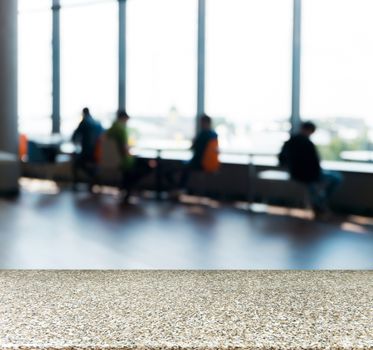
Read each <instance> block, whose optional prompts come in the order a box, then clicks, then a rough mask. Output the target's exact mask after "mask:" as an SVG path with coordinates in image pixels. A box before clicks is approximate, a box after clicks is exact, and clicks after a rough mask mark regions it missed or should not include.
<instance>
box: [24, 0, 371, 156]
mask: <svg viewBox="0 0 373 350" xmlns="http://www.w3.org/2000/svg"><path fill="white" fill-rule="evenodd" d="M203 3H204V2H201V4H203ZM297 3H298V2H297ZM300 3H301V5H302V6H301V17H300V18H298V17H296V19H300V20H301V37H300V39H301V40H300V48H301V56H300V58H301V59H300V63H301V74H300V91H299V93H300V117H301V119H303V120H309V119H311V120H314V121H315V122H316V124H317V125H318V131H317V133H316V134H315V135H314V141H315V142H316V143H317V145H318V146H319V148H320V151H321V153H322V156H323V158H324V159H329V160H348V161H351V160H355V161H367V160H370V161H372V160H373V156H372V154H373V117H372V116H373V92H372V91H373V64H372V62H373V37H372V34H371V33H373V21H372V16H373V1H372V0H302V1H300ZM52 4H53V1H52V0H19V13H20V16H19V128H20V131H21V132H22V133H26V134H29V135H48V134H50V133H51V131H52V122H51V120H52V101H53V96H52V72H53V67H55V66H54V65H53V62H52V27H53V23H54V24H55V26H56V22H53V18H56V17H53V16H52V11H55V12H54V13H55V14H56V13H58V14H59V17H57V18H59V19H60V22H59V23H60V36H59V37H57V39H58V40H56V38H55V43H56V42H57V43H58V44H59V48H60V63H61V65H60V75H58V74H57V75H55V76H56V78H55V79H56V81H55V84H54V86H56V83H57V86H60V96H59V97H60V111H59V112H60V113H56V110H55V111H54V117H56V114H60V115H59V116H58V115H57V118H58V117H60V126H61V128H60V131H61V133H62V135H63V136H64V137H65V138H70V136H71V133H72V131H73V129H74V128H75V127H76V125H77V123H78V122H79V120H80V113H81V109H82V108H83V107H85V106H88V107H90V109H91V112H92V114H93V116H94V117H96V118H97V119H99V120H100V121H101V122H102V124H103V125H104V126H105V127H107V126H109V125H110V123H111V121H112V120H113V118H114V117H115V113H116V111H117V110H118V96H119V94H121V96H119V97H120V98H121V99H122V100H123V101H125V107H126V110H127V112H128V114H129V115H130V116H131V120H130V131H131V138H130V141H131V143H132V144H134V145H137V146H139V147H144V148H148V147H162V148H172V149H173V148H179V149H180V148H182V149H185V148H188V147H189V146H190V141H191V140H192V139H193V137H194V135H195V128H196V116H197V94H198V92H197V81H198V75H197V72H198V69H197V68H198V57H203V55H202V56H201V51H199V53H200V56H198V18H199V17H198V16H199V10H198V8H199V7H198V4H199V0H126V1H125V2H123V3H122V4H125V10H126V11H125V16H122V18H123V22H121V23H122V24H123V26H122V27H121V28H126V31H125V42H124V43H121V44H122V45H120V43H119V39H120V38H121V36H120V35H119V28H120V26H119V24H120V23H119V18H120V16H119V9H120V8H121V7H120V6H119V1H118V0H60V5H61V7H60V8H59V7H58V6H55V7H54V9H53V10H52ZM54 4H58V2H57V1H56V2H55V3H54ZM205 4H206V8H205V11H202V12H201V13H200V16H203V15H205V17H200V18H205V36H204V37H203V36H202V37H200V39H199V40H201V41H202V43H204V44H205V66H204V67H205V90H204V91H205V96H204V97H205V99H204V100H205V112H206V113H207V114H208V115H210V116H211V117H212V118H213V120H214V123H215V127H216V130H217V132H218V134H219V138H220V146H221V149H222V151H223V152H238V153H251V152H252V153H258V154H272V155H275V154H276V153H278V151H279V149H280V147H281V145H282V143H283V142H284V141H285V140H286V139H287V138H288V137H289V131H290V128H291V124H290V116H291V114H292V111H291V104H292V74H295V75H296V77H297V73H293V71H292V54H293V53H292V48H293V12H294V11H293V9H294V8H293V6H294V0H230V1H228V0H206V2H205ZM202 23H203V22H202ZM202 32H203V31H202ZM123 34H124V33H123ZM123 37H124V35H123ZM123 40H124V39H123ZM201 41H200V42H199V43H200V44H201ZM55 46H56V45H55ZM55 46H54V47H55ZM120 47H122V48H123V51H124V52H122V51H120ZM202 47H203V45H202ZM119 53H122V54H123V55H124V58H123V59H122V60H121V61H119V57H123V56H120V55H119ZM200 63H202V62H200ZM200 67H201V66H200ZM119 68H123V69H119ZM120 71H122V72H125V89H124V88H123V84H122V85H120V84H119V81H120V77H119V74H120ZM200 72H201V70H200ZM202 73H203V70H202ZM123 78H124V77H123ZM199 78H201V76H199ZM199 81H201V79H200V80H199ZM119 86H121V87H122V88H119ZM295 90H296V89H295ZM295 90H294V91H295ZM296 92H297V91H296ZM295 95H296V96H297V94H295ZM200 97H201V95H200ZM54 98H56V96H54ZM202 100H203V99H202ZM55 105H57V106H58V104H55ZM57 112H58V111H57ZM369 151H370V152H369Z"/></svg>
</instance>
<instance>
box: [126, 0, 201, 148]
mask: <svg viewBox="0 0 373 350" xmlns="http://www.w3.org/2000/svg"><path fill="white" fill-rule="evenodd" d="M196 76H197V1H196V0H157V1H154V0H128V1H127V111H128V113H129V114H130V115H131V116H132V117H133V118H132V120H131V124H130V125H131V127H132V135H133V138H134V142H136V143H137V144H138V145H142V146H151V147H154V146H155V145H158V147H160V146H161V145H163V146H164V147H165V148H167V147H170V148H174V147H187V146H189V144H190V143H189V141H190V139H191V138H192V137H193V136H194V130H195V116H196V95H197V77H196Z"/></svg>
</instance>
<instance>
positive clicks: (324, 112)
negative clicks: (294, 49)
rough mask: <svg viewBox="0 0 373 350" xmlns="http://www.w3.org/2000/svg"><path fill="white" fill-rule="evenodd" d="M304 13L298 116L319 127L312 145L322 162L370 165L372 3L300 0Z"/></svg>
mask: <svg viewBox="0 0 373 350" xmlns="http://www.w3.org/2000/svg"><path fill="white" fill-rule="evenodd" d="M302 13H303V14H302V60H301V62H302V76H301V86H302V91H301V115H302V117H303V119H311V120H313V121H315V122H316V124H317V125H318V127H319V129H318V131H317V133H316V134H315V136H314V140H315V142H316V143H317V144H318V145H319V148H320V151H321V153H322V156H323V157H324V158H326V159H332V160H338V159H345V160H368V158H369V154H367V153H366V152H364V151H367V150H369V149H373V147H372V146H373V64H372V62H373V36H372V33H373V21H372V16H373V2H372V1H371V0H304V1H303V8H302ZM346 151H348V152H346ZM367 157H368V158H367Z"/></svg>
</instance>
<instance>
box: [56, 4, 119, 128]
mask: <svg viewBox="0 0 373 350" xmlns="http://www.w3.org/2000/svg"><path fill="white" fill-rule="evenodd" d="M61 6H62V7H61V132H62V133H63V134H65V135H69V134H71V133H72V131H73V130H74V128H75V127H76V125H77V123H78V122H79V121H80V113H81V110H82V108H83V107H89V108H90V110H91V113H92V115H93V116H94V117H96V118H97V119H98V120H100V121H101V122H102V123H103V124H104V126H108V125H109V124H110V122H111V121H112V119H113V118H114V116H115V112H116V110H117V108H118V107H117V106H118V3H117V1H116V0H107V1H88V0H86V1H82V0H76V1H74V0H61Z"/></svg>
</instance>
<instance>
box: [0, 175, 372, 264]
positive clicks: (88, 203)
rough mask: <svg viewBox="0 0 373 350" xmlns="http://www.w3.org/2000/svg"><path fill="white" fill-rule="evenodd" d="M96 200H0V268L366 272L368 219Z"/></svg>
mask: <svg viewBox="0 0 373 350" xmlns="http://www.w3.org/2000/svg"><path fill="white" fill-rule="evenodd" d="M106 192H108V193H105V194H101V195H90V194H87V193H85V192H82V193H77V194H74V193H72V192H71V191H69V190H63V191H58V189H57V188H55V187H54V186H53V185H51V184H47V183H43V182H33V181H29V180H27V181H24V183H23V190H22V195H21V196H20V197H19V198H18V199H15V200H0V268H17V269H20V268H43V269H49V268H58V269H70V268H74V269H75V268H76V269H86V268H87V269H101V268H102V269H106V268H110V269H117V268H120V269H122V268H124V269H143V268H146V269H149V268H150V269H163V268H164V269H372V268H373V219H369V218H363V217H348V218H338V219H334V220H333V221H330V222H328V223H325V222H314V221H310V220H309V219H304V218H303V219H302V218H299V217H294V215H298V216H299V215H300V216H302V215H303V216H304V215H305V213H303V212H299V211H289V210H285V209H281V208H270V212H271V214H265V213H258V212H255V213H252V212H251V213H250V212H249V211H248V210H247V209H246V208H245V207H244V206H234V205H233V204H229V205H228V204H224V205H219V204H218V203H214V202H209V203H207V204H206V203H205V204H195V203H194V204H193V203H188V204H175V203H172V202H169V201H160V202H157V201H155V200H152V199H139V200H138V202H137V203H134V204H132V205H129V206H128V207H126V208H120V207H119V206H118V197H117V195H115V193H110V192H112V190H110V189H107V191H106Z"/></svg>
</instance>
